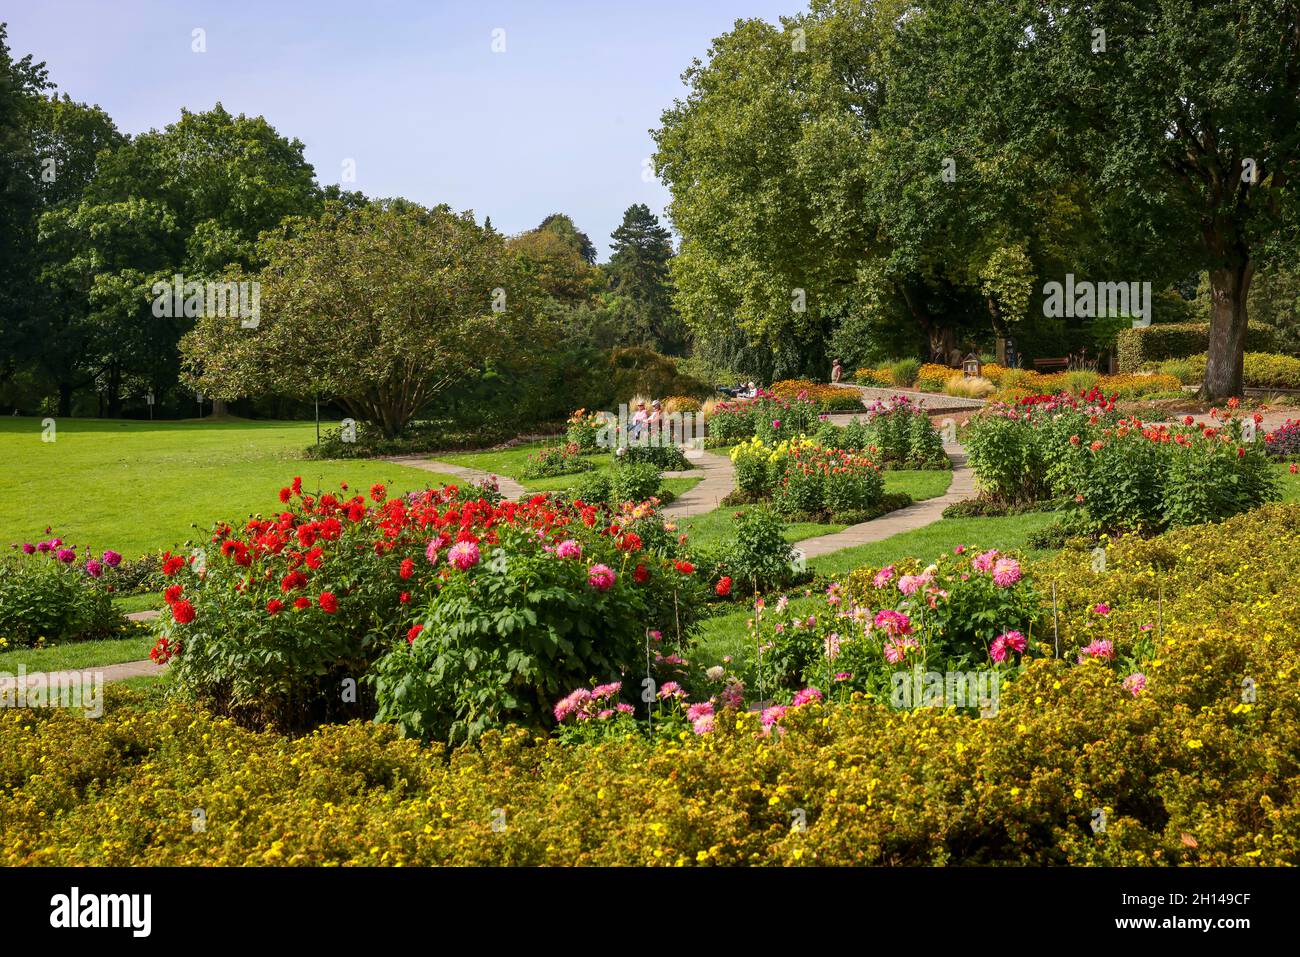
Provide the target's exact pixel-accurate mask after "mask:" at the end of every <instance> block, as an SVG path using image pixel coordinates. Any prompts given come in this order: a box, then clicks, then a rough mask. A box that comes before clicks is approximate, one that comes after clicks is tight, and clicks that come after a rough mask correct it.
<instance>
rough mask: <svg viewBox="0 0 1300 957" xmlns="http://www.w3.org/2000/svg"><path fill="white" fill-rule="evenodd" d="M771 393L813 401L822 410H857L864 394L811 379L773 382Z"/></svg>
mask: <svg viewBox="0 0 1300 957" xmlns="http://www.w3.org/2000/svg"><path fill="white" fill-rule="evenodd" d="M771 393H772V394H773V395H775V396H778V397H780V398H782V399H788V400H796V401H805V402H811V403H813V404H815V405H816V406H817V408H818V411H821V412H857V411H858V410H860V409H861V408H862V396H861V394H860V393H859V392H858V390H857V389H843V388H840V387H839V386H834V385H826V384H824V383H818V382H813V381H811V380H809V379H782V380H781V381H780V382H773V383H772V389H771Z"/></svg>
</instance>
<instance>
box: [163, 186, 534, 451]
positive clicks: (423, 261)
mask: <svg viewBox="0 0 1300 957" xmlns="http://www.w3.org/2000/svg"><path fill="white" fill-rule="evenodd" d="M259 254H260V258H262V259H264V261H265V262H266V266H265V268H264V269H262V270H261V271H260V272H259V273H257V274H250V275H248V276H246V277H244V278H247V279H256V280H258V281H260V282H261V318H260V323H259V325H258V326H257V327H256V328H253V329H249V328H243V326H242V325H241V323H240V320H239V319H238V318H237V317H230V318H224V319H222V318H215V317H208V318H204V319H201V320H200V321H199V322H198V324H197V325H196V327H195V329H194V330H193V332H191V333H190V334H189V335H188V336H186V338H185V340H184V341H183V342H182V353H183V355H184V361H185V363H186V366H187V368H188V370H189V371H190V373H191V374H192V376H193V381H194V382H195V384H196V385H198V387H199V388H201V389H202V390H203V391H204V393H205V394H207V395H211V396H216V397H225V398H234V397H236V396H242V395H263V394H270V393H277V394H284V395H292V396H298V397H303V398H308V397H311V396H313V395H319V396H321V397H323V398H326V397H327V398H330V399H333V400H334V401H336V402H338V403H339V404H340V405H342V406H343V408H344V409H346V410H347V412H348V414H349V415H351V416H353V417H354V418H357V419H359V420H362V421H365V422H369V423H373V424H374V425H375V426H376V427H377V428H378V429H379V430H381V431H382V432H383V434H384V435H386V436H394V435H397V434H398V433H400V432H401V430H402V429H403V428H404V427H405V426H406V425H407V423H409V422H410V421H411V419H412V418H414V417H415V416H416V415H417V414H418V413H419V412H420V411H421V410H422V409H424V408H425V407H426V406H427V405H428V404H429V403H430V402H431V401H432V400H433V399H434V398H435V397H436V396H438V395H439V394H440V393H441V392H443V391H444V390H446V389H448V388H450V387H451V386H453V385H454V384H455V383H457V382H459V381H461V380H463V379H465V378H466V377H467V376H469V375H470V374H471V373H473V372H475V371H478V370H481V369H482V368H483V367H484V366H485V365H486V364H487V363H489V362H491V361H492V360H493V359H494V358H496V357H498V356H501V355H503V354H507V353H509V352H512V351H517V350H518V349H520V348H521V345H520V343H524V344H525V345H526V344H527V342H528V338H529V337H528V335H527V333H526V331H525V330H526V328H527V325H528V323H529V322H530V320H531V318H532V317H533V316H534V315H535V312H536V308H537V293H536V290H535V287H534V286H533V285H532V283H531V282H529V281H527V280H525V279H522V278H520V277H519V271H518V265H517V262H516V260H515V257H513V256H511V255H510V254H509V252H508V251H507V249H506V246H505V243H504V241H503V240H502V239H501V237H500V236H498V235H496V234H494V233H489V232H487V231H486V230H484V229H483V228H481V227H480V226H478V225H476V224H475V222H474V219H473V216H472V215H470V214H468V213H465V214H459V215H458V214H455V213H453V212H451V211H450V210H449V209H447V208H446V207H444V206H440V207H436V208H434V209H432V210H427V209H423V208H421V207H419V206H416V205H415V204H412V203H407V202H394V203H375V204H371V205H369V206H367V207H365V208H363V209H354V210H350V211H344V210H340V209H338V208H336V207H334V206H332V205H331V206H330V207H328V208H327V210H326V212H325V214H324V215H322V216H321V217H319V218H292V219H289V220H287V221H286V222H285V223H284V225H283V226H282V227H281V228H280V229H278V230H276V231H275V233H274V234H269V235H268V236H267V237H265V239H264V241H263V243H262V245H261V249H260V250H259Z"/></svg>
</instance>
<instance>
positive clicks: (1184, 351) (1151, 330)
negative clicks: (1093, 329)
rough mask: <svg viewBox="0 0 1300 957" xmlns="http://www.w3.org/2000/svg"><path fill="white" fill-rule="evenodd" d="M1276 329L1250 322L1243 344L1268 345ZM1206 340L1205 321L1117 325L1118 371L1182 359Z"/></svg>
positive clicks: (1202, 347)
mask: <svg viewBox="0 0 1300 957" xmlns="http://www.w3.org/2000/svg"><path fill="white" fill-rule="evenodd" d="M1275 339H1276V332H1275V330H1274V329H1273V327H1272V326H1269V325H1266V324H1264V323H1259V322H1252V323H1250V324H1249V325H1248V327H1247V329H1246V346H1247V348H1253V349H1256V350H1258V349H1269V348H1272V346H1273V343H1274V340H1275ZM1209 341H1210V324H1209V323H1208V322H1175V323H1157V324H1154V325H1150V326H1142V327H1139V328H1137V329H1133V328H1128V329H1121V330H1120V331H1119V334H1118V336H1117V337H1116V340H1115V345H1116V349H1115V351H1116V356H1117V357H1118V359H1119V371H1120V372H1137V371H1138V370H1139V369H1142V368H1144V367H1145V366H1148V365H1151V364H1153V363H1157V362H1163V361H1164V360H1166V359H1184V358H1187V357H1189V356H1194V355H1197V354H1199V353H1203V352H1204V351H1205V349H1206V344H1207V343H1208V342H1209Z"/></svg>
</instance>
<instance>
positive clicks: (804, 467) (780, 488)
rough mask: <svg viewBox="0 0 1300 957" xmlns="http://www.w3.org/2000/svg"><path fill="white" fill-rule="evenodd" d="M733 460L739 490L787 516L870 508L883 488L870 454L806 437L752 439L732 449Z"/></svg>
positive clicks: (874, 505) (849, 511)
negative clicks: (832, 447) (779, 439)
mask: <svg viewBox="0 0 1300 957" xmlns="http://www.w3.org/2000/svg"><path fill="white" fill-rule="evenodd" d="M731 461H732V462H733V463H734V464H735V469H736V487H737V489H738V490H739V491H740V492H741V493H742V494H743V495H745V496H748V497H749V498H750V499H752V500H759V499H764V500H770V501H771V502H772V503H773V506H774V507H775V508H776V510H777V511H778V512H780V513H781V514H783V515H786V516H791V515H799V516H817V515H828V516H829V515H843V514H853V513H857V512H865V511H869V510H870V509H872V508H874V507H876V506H877V505H878V504H879V503H880V500H881V497H882V496H883V495H884V491H885V483H884V479H883V478H882V477H881V475H880V469H879V467H878V466H877V465H876V464H875V463H874V462H872V461H871V460H870V459H869V458H867V457H866V456H863V455H857V454H854V453H853V452H848V451H845V450H843V449H828V448H824V447H823V446H820V445H818V444H817V443H815V442H813V441H811V440H810V439H808V438H806V437H803V436H800V437H799V438H797V439H795V440H793V441H788V442H787V441H782V442H776V443H773V444H769V443H765V442H764V441H763V440H762V439H759V438H753V439H750V440H749V441H748V442H745V443H742V444H740V445H737V446H736V447H735V448H734V449H732V451H731Z"/></svg>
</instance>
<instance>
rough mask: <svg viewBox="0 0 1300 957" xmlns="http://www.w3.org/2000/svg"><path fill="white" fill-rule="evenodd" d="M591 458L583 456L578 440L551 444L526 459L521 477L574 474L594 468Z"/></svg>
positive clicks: (532, 477)
mask: <svg viewBox="0 0 1300 957" xmlns="http://www.w3.org/2000/svg"><path fill="white" fill-rule="evenodd" d="M592 467H593V466H592V463H591V461H590V460H588V459H585V458H583V457H582V454H581V452H580V451H579V449H578V444H577V443H576V442H566V443H565V444H564V445H550V446H547V447H546V448H543V449H539V450H538V451H537V452H534V453H533V454H532V455H529V456H528V458H527V459H525V460H524V464H523V467H522V468H521V469H520V477H522V478H526V479H536V478H549V477H551V476H555V475H573V474H574V473H576V472H586V471H588V470H590V469H591V468H592Z"/></svg>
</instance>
